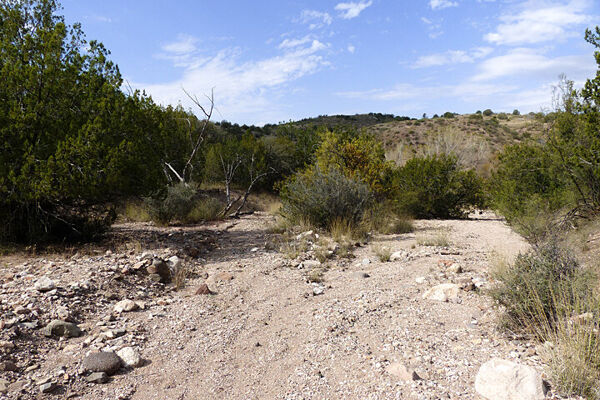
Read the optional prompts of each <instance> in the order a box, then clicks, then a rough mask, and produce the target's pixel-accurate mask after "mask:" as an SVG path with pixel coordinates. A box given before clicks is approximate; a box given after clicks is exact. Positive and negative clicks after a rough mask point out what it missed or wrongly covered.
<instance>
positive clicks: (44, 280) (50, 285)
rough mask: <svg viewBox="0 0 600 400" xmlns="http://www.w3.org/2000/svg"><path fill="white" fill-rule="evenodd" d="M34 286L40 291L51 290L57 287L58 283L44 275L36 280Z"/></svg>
mask: <svg viewBox="0 0 600 400" xmlns="http://www.w3.org/2000/svg"><path fill="white" fill-rule="evenodd" d="M33 287H34V288H35V289H36V290H37V291H39V292H49V291H50V290H52V289H55V288H56V283H54V281H53V280H52V279H50V278H48V277H47V276H43V277H41V278H40V279H38V280H37V281H36V282H35V284H34V285H33Z"/></svg>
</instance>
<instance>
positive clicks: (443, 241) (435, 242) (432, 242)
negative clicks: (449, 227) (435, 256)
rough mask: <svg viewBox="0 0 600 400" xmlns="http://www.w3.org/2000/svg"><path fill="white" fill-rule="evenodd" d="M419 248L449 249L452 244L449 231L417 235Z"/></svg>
mask: <svg viewBox="0 0 600 400" xmlns="http://www.w3.org/2000/svg"><path fill="white" fill-rule="evenodd" d="M417 244H418V245H419V246H431V247H449V246H450V245H451V244H452V243H451V241H450V236H449V234H448V232H447V231H437V232H436V233H435V234H420V235H417Z"/></svg>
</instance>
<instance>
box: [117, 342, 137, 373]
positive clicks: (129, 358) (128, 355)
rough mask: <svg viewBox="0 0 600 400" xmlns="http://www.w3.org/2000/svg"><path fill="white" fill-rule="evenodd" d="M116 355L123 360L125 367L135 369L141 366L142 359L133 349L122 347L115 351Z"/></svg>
mask: <svg viewBox="0 0 600 400" xmlns="http://www.w3.org/2000/svg"><path fill="white" fill-rule="evenodd" d="M117 355H118V356H119V357H120V358H121V360H123V364H124V365H125V366H126V367H131V368H137V367H139V366H140V365H142V357H141V356H140V353H139V352H138V351H137V350H136V349H134V348H133V347H123V348H122V349H121V350H119V351H117Z"/></svg>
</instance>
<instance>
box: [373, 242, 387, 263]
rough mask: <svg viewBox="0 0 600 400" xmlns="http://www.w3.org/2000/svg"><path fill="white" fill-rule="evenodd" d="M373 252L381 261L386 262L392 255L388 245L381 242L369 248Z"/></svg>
mask: <svg viewBox="0 0 600 400" xmlns="http://www.w3.org/2000/svg"><path fill="white" fill-rule="evenodd" d="M371 249H372V250H373V253H375V255H376V256H377V258H379V261H381V262H388V261H390V258H391V256H392V249H391V248H390V247H389V246H384V245H382V244H376V245H373V247H372V248H371Z"/></svg>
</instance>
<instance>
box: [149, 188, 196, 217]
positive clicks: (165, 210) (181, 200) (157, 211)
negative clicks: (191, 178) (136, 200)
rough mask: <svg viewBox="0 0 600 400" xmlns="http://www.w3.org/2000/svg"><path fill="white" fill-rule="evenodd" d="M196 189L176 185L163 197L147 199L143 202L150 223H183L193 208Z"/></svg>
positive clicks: (168, 189)
mask: <svg viewBox="0 0 600 400" xmlns="http://www.w3.org/2000/svg"><path fill="white" fill-rule="evenodd" d="M195 195H196V187H195V186H194V185H192V184H189V185H186V184H183V183H178V184H175V185H172V186H169V187H168V188H167V193H166V194H165V195H163V196H155V197H148V198H146V199H144V200H145V203H146V208H147V210H148V214H150V218H152V221H154V222H156V223H158V224H160V225H167V224H169V223H170V222H171V221H173V220H179V221H183V220H184V219H185V218H186V217H187V215H188V214H189V213H190V212H191V211H192V209H193V208H194V204H195V203H194V196H195Z"/></svg>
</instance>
